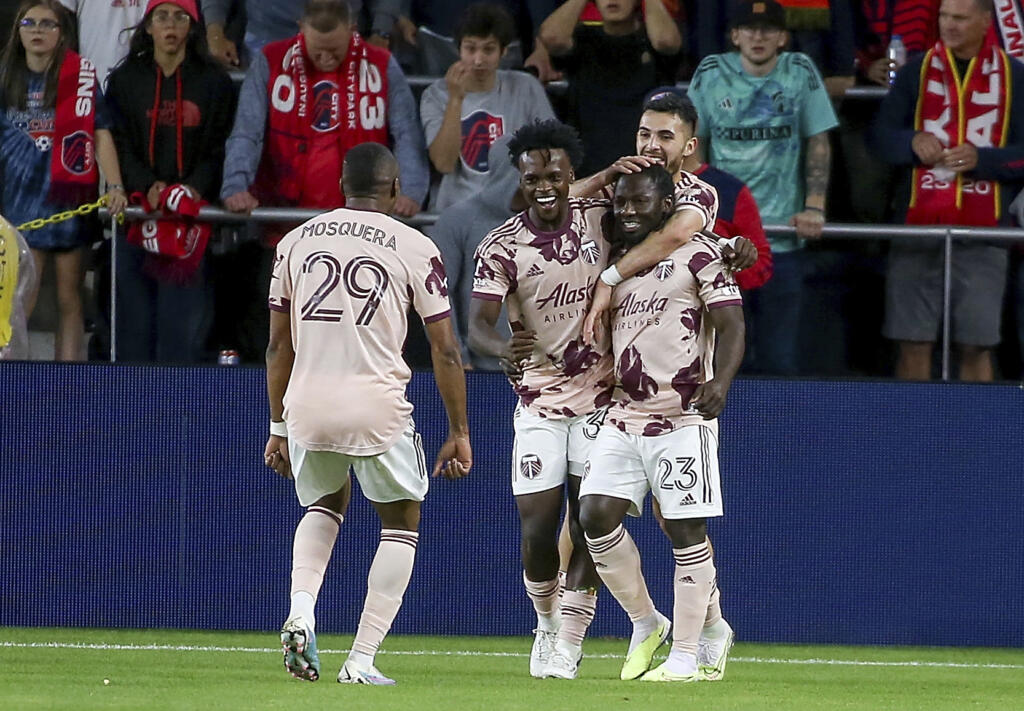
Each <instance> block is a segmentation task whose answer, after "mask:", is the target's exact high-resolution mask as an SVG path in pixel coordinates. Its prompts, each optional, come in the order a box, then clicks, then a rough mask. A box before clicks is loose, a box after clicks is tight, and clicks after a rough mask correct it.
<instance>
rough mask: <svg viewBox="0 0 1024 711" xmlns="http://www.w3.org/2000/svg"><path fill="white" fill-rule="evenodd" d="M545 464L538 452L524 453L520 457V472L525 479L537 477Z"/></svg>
mask: <svg viewBox="0 0 1024 711" xmlns="http://www.w3.org/2000/svg"><path fill="white" fill-rule="evenodd" d="M543 466H544V464H543V462H541V460H540V457H538V456H537V455H536V454H524V455H523V456H522V457H520V458H519V473H520V474H521V475H522V477H523V478H524V479H536V478H537V477H539V476H540V471H541V469H542V468H543Z"/></svg>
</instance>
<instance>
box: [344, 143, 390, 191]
mask: <svg viewBox="0 0 1024 711" xmlns="http://www.w3.org/2000/svg"><path fill="white" fill-rule="evenodd" d="M397 175H398V161H396V160H395V156H394V155H393V154H392V153H391V151H389V150H388V148H387V146H383V145H381V144H380V143H373V142H372V141H368V142H366V143H360V144H358V145H356V146H353V147H352V148H350V149H349V151H348V152H347V153H346V154H345V160H344V162H343V164H342V167H341V184H342V190H343V191H344V193H345V197H346V198H352V197H373V196H376V195H377V193H378V192H380V191H381V190H384V189H386V188H387V187H388V186H389V185H391V183H392V182H394V180H395V176H397Z"/></svg>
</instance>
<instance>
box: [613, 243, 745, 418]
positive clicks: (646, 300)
mask: <svg viewBox="0 0 1024 711" xmlns="http://www.w3.org/2000/svg"><path fill="white" fill-rule="evenodd" d="M740 304H742V300H741V298H740V290H739V287H738V286H737V285H736V280H735V279H733V276H732V273H731V272H730V271H729V270H728V269H727V268H726V267H725V266H724V265H723V264H722V252H721V249H720V248H719V246H718V244H717V243H716V242H715V241H714V240H711V239H708V238H706V237H703V236H701V235H697V236H696V237H694V238H693V239H692V240H690V241H689V242H688V243H686V244H685V245H683V246H682V247H680V248H679V249H677V250H676V251H674V252H673V253H672V254H671V255H669V257H668V259H664V260H662V261H661V262H659V263H658V264H657V265H655V266H654V267H653V268H651V269H647V270H645V271H643V272H640V273H639V274H637V275H636V276H634V277H631V278H630V279H626V280H625V281H623V282H622V283H621V284H619V285H618V286H617V287H616V288H615V291H614V292H612V305H611V330H612V349H613V352H614V355H615V380H616V386H615V395H614V398H613V401H612V406H611V408H610V409H609V411H608V419H607V420H606V422H607V423H608V424H611V425H613V426H615V427H618V428H619V429H620V430H622V431H623V432H627V433H629V434H635V435H644V436H653V435H659V434H664V433H665V432H670V431H672V430H675V429H677V428H679V427H681V426H683V425H686V424H693V423H697V422H703V421H704V420H703V418H702V416H701V415H700V414H699V413H697V412H696V411H695V410H691V409H690V397H691V396H692V395H693V392H694V390H696V389H697V386H698V385H700V384H701V383H704V382H706V381H707V380H710V379H711V378H712V377H714V372H713V370H712V362H713V359H714V350H715V334H714V332H713V331H712V330H711V328H710V327H709V326H708V325H707V324H705V323H704V315H705V309H717V308H721V307H723V306H739V305H740Z"/></svg>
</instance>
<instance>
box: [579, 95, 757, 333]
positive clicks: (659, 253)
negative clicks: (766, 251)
mask: <svg viewBox="0 0 1024 711" xmlns="http://www.w3.org/2000/svg"><path fill="white" fill-rule="evenodd" d="M696 127H697V110H696V109H695V108H694V106H693V104H692V103H690V101H689V100H687V99H685V98H682V97H680V96H677V95H674V94H660V95H655V96H654V97H652V98H651V99H649V100H648V101H647V102H645V103H644V112H643V114H642V115H641V117H640V125H639V126H638V127H637V132H636V152H637V155H635V156H624V157H623V158H620V159H619V160H617V161H615V163H613V164H612V165H610V166H609V167H608V168H606V169H605V170H603V171H601V172H599V173H595V174H594V175H592V176H589V177H587V178H584V179H583V180H580V181H579V182H578V183H577V184H576V185H574V186H573V191H572V192H573V194H575V195H593V194H595V193H598V192H600V191H605V192H607V190H608V186H610V185H611V184H612V183H613V182H614V181H615V180H616V179H617V178H618V177H619V176H620V175H629V174H631V173H636V172H637V171H639V170H641V169H643V168H644V167H646V166H649V165H653V164H659V165H662V166H663V167H664V168H665V170H667V171H668V172H669V175H671V176H672V181H673V182H674V183H675V198H676V212H675V213H674V214H673V215H672V216H671V217H670V218H669V219H668V221H666V222H665V224H664V225H662V226H661V227H660V228H659V229H657V230H654V231H653V232H651V233H650V234H649V235H648V236H647V237H645V238H644V239H643V240H642V241H641V242H639V243H637V244H635V245H632V247H631V248H630V249H629V250H627V251H625V252H623V253H622V254H621V255H620V256H619V257H618V258H617V260H615V263H614V264H613V265H612V266H610V267H608V269H607V270H605V272H603V273H602V275H601V279H600V281H599V282H598V283H597V285H596V288H595V289H594V298H593V301H592V303H591V306H590V311H589V313H588V314H587V320H586V323H585V324H584V328H583V332H584V334H585V335H586V337H587V339H588V340H590V339H591V338H592V337H593V333H594V329H595V328H599V327H600V325H601V321H602V319H604V318H606V316H607V310H608V305H609V303H610V301H611V293H612V289H613V288H614V287H615V285H616V284H618V283H620V282H621V281H622V280H623V279H626V278H628V277H631V276H633V275H635V274H636V273H638V272H640V271H641V270H643V269H650V268H651V267H653V266H654V265H655V264H657V263H658V262H659V261H661V260H662V259H665V258H667V257H668V256H669V255H670V254H671V253H672V252H673V251H674V250H675V249H676V248H678V247H680V246H682V245H683V244H686V243H687V242H688V241H689V240H690V239H692V238H693V236H694V235H696V234H697V233H698V232H701V231H705V230H711V229H712V227H714V224H715V218H716V217H717V214H718V195H717V193H716V192H715V189H714V188H713V187H711V186H709V185H708V184H707V183H705V182H704V181H702V180H700V179H699V178H697V177H696V176H695V175H693V174H692V173H689V172H687V171H686V170H684V168H683V162H684V160H685V159H686V158H687V157H688V156H690V155H692V154H693V153H694V151H696V150H697V139H696V137H695V134H694V131H695V130H696ZM708 195H712V196H714V203H715V205H714V212H713V213H711V216H710V220H708V219H706V214H705V213H707V211H708V209H710V207H711V206H710V205H709V204H707V203H709V202H710V200H709V199H708ZM694 204H705V209H704V210H691V211H684V210H682V209H681V208H682V207H683V206H686V205H694ZM711 234H712V233H711V232H706V236H711ZM721 247H722V251H723V255H724V257H725V258H726V260H727V261H728V262H729V266H730V267H731V268H732V269H733V271H735V272H738V271H741V270H743V269H747V268H749V267H750V266H751V265H753V264H754V263H755V262H757V259H758V251H757V247H756V246H755V245H754V243H753V242H751V241H750V240H749V239H747V238H745V237H733V238H731V239H728V240H722V241H721Z"/></svg>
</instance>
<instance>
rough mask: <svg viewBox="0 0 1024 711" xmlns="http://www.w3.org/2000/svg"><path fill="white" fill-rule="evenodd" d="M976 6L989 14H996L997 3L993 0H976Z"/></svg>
mask: <svg viewBox="0 0 1024 711" xmlns="http://www.w3.org/2000/svg"><path fill="white" fill-rule="evenodd" d="M974 7H976V8H978V9H979V10H981V11H982V12H987V13H988V14H989V15H994V14H995V12H996V4H995V2H994V1H993V0H974Z"/></svg>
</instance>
